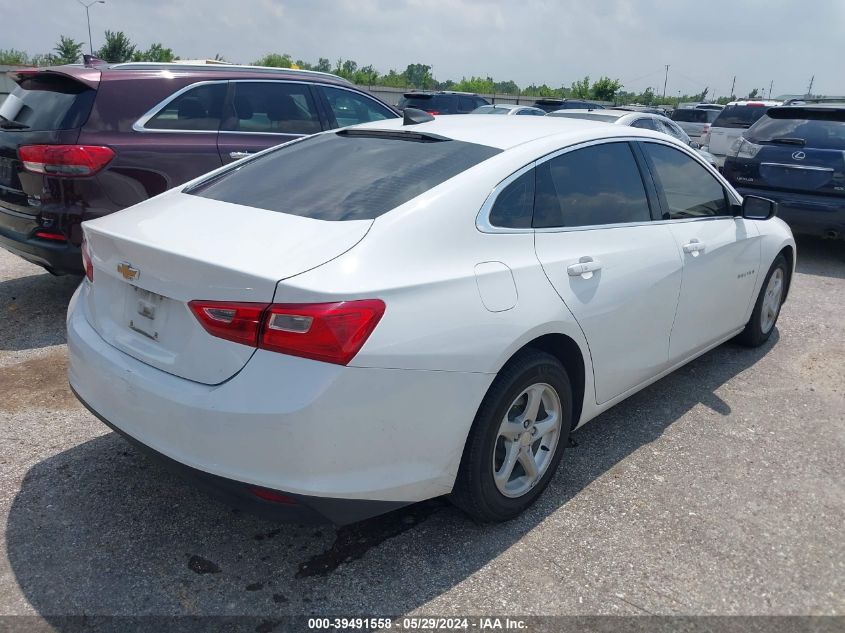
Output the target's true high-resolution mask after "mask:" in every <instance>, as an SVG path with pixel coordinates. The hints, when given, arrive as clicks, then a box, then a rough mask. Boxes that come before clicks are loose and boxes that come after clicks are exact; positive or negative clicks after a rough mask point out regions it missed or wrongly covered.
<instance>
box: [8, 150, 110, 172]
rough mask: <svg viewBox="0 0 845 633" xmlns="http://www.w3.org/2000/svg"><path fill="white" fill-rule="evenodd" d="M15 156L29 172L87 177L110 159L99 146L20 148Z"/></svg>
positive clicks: (108, 151)
mask: <svg viewBox="0 0 845 633" xmlns="http://www.w3.org/2000/svg"><path fill="white" fill-rule="evenodd" d="M18 156H19V157H20V159H21V161H22V162H23V166H24V167H25V168H26V169H28V170H29V171H32V172H35V173H37V174H47V175H49V176H65V177H69V178H72V177H75V176H91V175H93V174H96V173H97V172H98V171H100V170H101V169H102V168H103V167H105V166H106V165H107V164H108V163H109V161H110V160H111V159H112V158H114V152H113V151H112V150H111V149H110V148H108V147H102V146H100V145H22V146H21V147H19V148H18Z"/></svg>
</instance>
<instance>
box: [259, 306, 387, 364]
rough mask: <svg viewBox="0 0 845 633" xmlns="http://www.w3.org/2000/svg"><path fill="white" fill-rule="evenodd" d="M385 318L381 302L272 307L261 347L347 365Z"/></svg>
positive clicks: (265, 320) (266, 317)
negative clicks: (382, 318) (383, 317)
mask: <svg viewBox="0 0 845 633" xmlns="http://www.w3.org/2000/svg"><path fill="white" fill-rule="evenodd" d="M382 315H384V302H383V301H380V300H379V299H365V300H362V301H341V302H338V303H300V304H296V303H291V304H279V303H277V304H274V305H271V306H270V309H269V310H268V311H267V314H266V315H265V317H264V327H263V328H262V330H261V342H260V343H259V344H258V346H259V347H260V348H262V349H268V350H271V351H273V352H282V353H283V354H291V355H292V356H302V357H304V358H311V359H314V360H321V361H324V362H327V363H336V364H338V365H346V364H347V363H349V361H351V360H352V359H353V358H355V354H357V353H358V351H359V350H360V349H361V347H363V345H364V343H365V342H366V341H367V339H368V338H369V336H370V334H372V333H373V330H374V329H375V327H376V325H378V322H379V320H380V319H381V317H382Z"/></svg>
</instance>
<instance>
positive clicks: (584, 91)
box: [569, 76, 592, 99]
mask: <svg viewBox="0 0 845 633" xmlns="http://www.w3.org/2000/svg"><path fill="white" fill-rule="evenodd" d="M569 91H570V94H571V95H572V96H573V97H577V98H578V99H589V98H590V97H591V96H592V93H591V92H590V77H589V76H587V77H584V78H583V79H582V80H581V81H573V82H572V87H571V88H570V89H569Z"/></svg>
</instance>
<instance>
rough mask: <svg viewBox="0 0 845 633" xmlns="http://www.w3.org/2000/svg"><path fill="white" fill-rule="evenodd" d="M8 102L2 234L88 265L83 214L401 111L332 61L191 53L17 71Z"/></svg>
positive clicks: (44, 261) (1, 145) (76, 268)
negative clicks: (205, 57) (185, 59)
mask: <svg viewBox="0 0 845 633" xmlns="http://www.w3.org/2000/svg"><path fill="white" fill-rule="evenodd" d="M12 77H13V78H14V79H15V81H16V82H17V87H16V88H15V90H14V91H13V92H12V93H11V94H10V95H9V96H8V97H7V98H6V101H5V102H4V103H3V105H2V109H0V117H2V118H0V246H2V247H3V248H5V249H7V250H9V251H11V252H13V253H15V254H17V255H20V256H21V257H23V258H24V259H27V260H28V261H30V262H33V263H35V264H39V265H41V266H43V267H44V268H46V269H47V270H49V271H50V272H53V273H56V274H60V273H67V272H71V273H81V272H82V268H81V264H80V261H81V260H80V256H79V244H80V240H81V239H82V233H81V231H80V229H79V223H80V222H81V221H83V220H86V219H89V218H95V217H99V216H102V215H106V214H108V213H112V212H114V211H117V210H119V209H123V208H125V207H128V206H131V205H133V204H136V203H138V202H141V201H142V200H146V199H147V198H150V197H152V196H155V195H157V194H159V193H161V192H162V191H165V190H167V189H169V188H170V187H174V186H176V185H180V184H183V183H185V182H187V181H188V180H191V179H192V178H196V177H197V176H199V175H201V174H204V173H206V172H208V171H211V170H213V169H215V168H217V167H220V166H221V165H225V164H227V163H230V162H232V161H234V160H237V159H238V158H241V157H243V156H246V155H248V154H250V153H254V152H257V151H260V150H262V149H265V148H267V147H271V146H273V145H278V144H279V143H284V142H287V141H290V140H292V139H296V138H300V137H302V136H303V135H307V134H313V133H314V132H320V131H322V130H327V129H331V128H336V127H341V126H345V125H351V124H354V123H362V122H366V121H373V120H379V119H388V118H394V117H397V116H398V115H397V114H396V112H395V111H394V110H393V109H392V108H390V107H389V106H387V105H386V104H384V103H382V102H381V101H379V100H378V99H376V98H374V97H372V96H370V95H369V94H367V93H366V92H362V91H361V90H358V89H357V88H355V87H354V86H353V85H352V84H350V83H349V82H347V81H346V80H344V79H341V78H339V77H335V76H334V75H329V74H325V73H317V72H310V71H297V70H290V69H271V68H261V67H246V66H244V67H239V66H232V65H208V66H191V65H184V64H151V63H128V64H111V65H100V66H96V67H93V66H92V67H82V66H59V67H53V68H41V69H31V70H21V71H18V72H16V73H12Z"/></svg>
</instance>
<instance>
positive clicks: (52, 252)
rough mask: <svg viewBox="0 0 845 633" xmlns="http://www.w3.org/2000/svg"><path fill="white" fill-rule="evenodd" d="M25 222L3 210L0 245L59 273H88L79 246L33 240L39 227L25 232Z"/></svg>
mask: <svg viewBox="0 0 845 633" xmlns="http://www.w3.org/2000/svg"><path fill="white" fill-rule="evenodd" d="M20 224H21V221H19V220H18V218H16V217H15V218H13V217H12V216H9V215H8V214H6V213H4V212H3V211H2V210H0V246H2V247H3V248H5V249H6V250H7V251H9V252H11V253H14V254H15V255H17V256H18V257H22V258H23V259H25V260H26V261H28V262H30V263H32V264H36V265H37V266H43V267H44V268H48V269H50V270H51V271H53V272H55V273H57V274H65V273H71V274H79V275H81V274H84V272H85V271H84V270H83V268H82V256H81V255H80V253H79V247H78V246H74V245H73V244H71V243H70V242H52V241H49V240H44V239H40V238H37V237H32V231H34V230H35V229H36V228H37V226H36V223H35V221H34V220H33V221H32V222H31V227H29V228H30V230H27V229H26V228H24V230H23V231H22V230H21V226H19V225H20Z"/></svg>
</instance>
